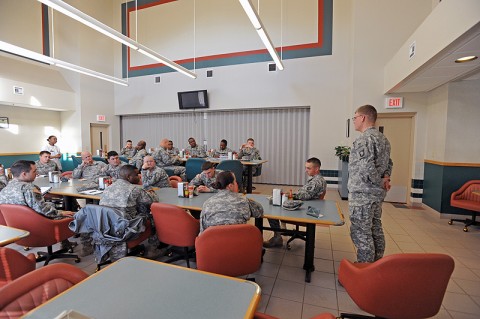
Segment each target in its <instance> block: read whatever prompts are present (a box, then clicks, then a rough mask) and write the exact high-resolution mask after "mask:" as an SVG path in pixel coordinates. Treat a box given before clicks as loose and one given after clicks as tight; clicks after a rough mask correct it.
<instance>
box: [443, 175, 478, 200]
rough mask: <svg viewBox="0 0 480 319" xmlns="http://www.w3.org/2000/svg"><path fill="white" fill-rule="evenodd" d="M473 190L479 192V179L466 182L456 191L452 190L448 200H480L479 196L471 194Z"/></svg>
mask: <svg viewBox="0 0 480 319" xmlns="http://www.w3.org/2000/svg"><path fill="white" fill-rule="evenodd" d="M473 191H477V192H480V180H471V181H468V182H466V183H465V184H463V185H462V187H460V189H458V190H457V191H455V192H453V193H452V195H451V197H450V200H451V201H454V200H470V201H477V202H480V196H479V195H475V194H472V192H473Z"/></svg>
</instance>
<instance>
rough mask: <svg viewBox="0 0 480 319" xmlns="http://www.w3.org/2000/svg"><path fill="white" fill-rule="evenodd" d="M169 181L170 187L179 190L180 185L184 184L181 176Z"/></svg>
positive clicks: (170, 178) (173, 177)
mask: <svg viewBox="0 0 480 319" xmlns="http://www.w3.org/2000/svg"><path fill="white" fill-rule="evenodd" d="M168 181H169V182H170V187H172V188H178V183H180V182H182V178H181V177H180V176H176V175H173V176H170V177H169V178H168Z"/></svg>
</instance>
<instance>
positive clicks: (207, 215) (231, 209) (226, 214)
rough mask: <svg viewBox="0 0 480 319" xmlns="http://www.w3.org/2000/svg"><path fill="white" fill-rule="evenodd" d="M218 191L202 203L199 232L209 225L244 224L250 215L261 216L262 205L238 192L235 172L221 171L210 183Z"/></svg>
mask: <svg viewBox="0 0 480 319" xmlns="http://www.w3.org/2000/svg"><path fill="white" fill-rule="evenodd" d="M212 186H213V187H214V188H216V189H218V193H216V194H215V195H213V196H212V197H210V198H209V199H207V200H206V201H205V203H204V204H203V208H202V212H201V214H200V234H199V236H201V234H202V232H203V231H205V229H207V228H208V227H210V226H217V225H234V224H246V223H247V221H248V220H249V219H250V217H261V216H263V207H262V205H261V204H259V203H257V202H256V201H254V200H252V199H249V198H246V197H245V196H242V195H241V194H239V193H238V184H237V181H236V179H235V174H233V173H232V172H231V171H223V172H221V173H219V174H218V175H217V181H216V182H215V183H214V184H213V185H212Z"/></svg>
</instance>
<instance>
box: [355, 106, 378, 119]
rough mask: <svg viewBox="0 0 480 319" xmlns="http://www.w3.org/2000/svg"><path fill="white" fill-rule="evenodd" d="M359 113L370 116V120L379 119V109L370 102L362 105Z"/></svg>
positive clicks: (358, 110)
mask: <svg viewBox="0 0 480 319" xmlns="http://www.w3.org/2000/svg"><path fill="white" fill-rule="evenodd" d="M357 113H358V114H362V115H365V116H366V117H368V119H369V120H370V122H375V121H376V120H377V110H376V109H375V107H374V106H372V105H370V104H366V105H362V106H360V107H359V108H358V109H357Z"/></svg>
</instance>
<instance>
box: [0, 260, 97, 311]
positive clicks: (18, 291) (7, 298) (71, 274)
mask: <svg viewBox="0 0 480 319" xmlns="http://www.w3.org/2000/svg"><path fill="white" fill-rule="evenodd" d="M87 277H88V275H87V274H86V273H85V272H84V271H82V270H80V269H79V268H77V267H75V266H72V265H69V264H64V263H58V264H52V265H48V266H45V267H42V268H39V269H37V270H34V271H32V272H29V273H28V274H26V275H23V276H22V277H20V278H18V279H16V280H14V281H12V282H10V283H8V284H7V285H5V286H3V287H2V288H0V296H2V298H0V317H2V318H19V317H21V316H22V315H24V314H26V313H27V312H29V311H30V310H32V309H34V308H36V307H38V306H40V305H41V304H43V303H45V302H46V301H48V300H49V299H51V298H53V297H55V296H56V295H58V294H59V293H61V292H63V291H65V290H67V289H68V288H70V287H72V286H73V285H75V284H77V283H79V282H80V281H82V280H84V279H85V278H87Z"/></svg>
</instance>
